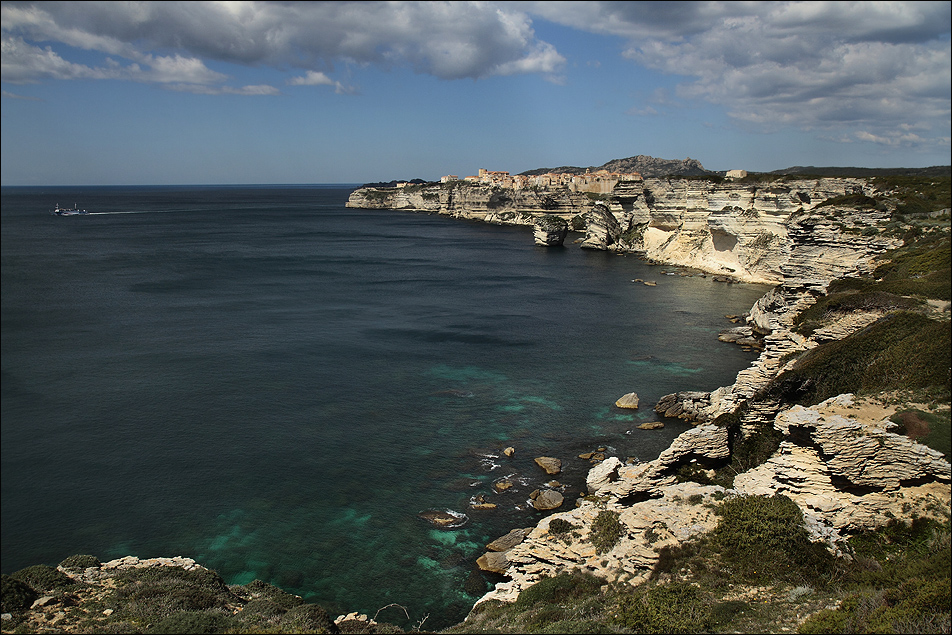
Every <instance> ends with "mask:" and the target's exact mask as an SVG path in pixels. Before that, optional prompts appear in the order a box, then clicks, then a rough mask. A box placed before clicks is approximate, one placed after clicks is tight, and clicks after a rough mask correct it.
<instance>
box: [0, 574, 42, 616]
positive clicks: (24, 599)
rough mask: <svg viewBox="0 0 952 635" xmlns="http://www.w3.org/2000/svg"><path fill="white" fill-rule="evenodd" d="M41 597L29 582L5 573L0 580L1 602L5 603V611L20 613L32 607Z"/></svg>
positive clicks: (3, 608)
mask: <svg viewBox="0 0 952 635" xmlns="http://www.w3.org/2000/svg"><path fill="white" fill-rule="evenodd" d="M38 597H40V596H39V595H38V594H37V592H36V591H34V590H33V587H31V586H30V585H29V584H27V583H26V582H24V581H22V580H17V579H16V578H14V577H12V576H8V575H6V574H3V577H2V580H0V603H2V604H3V607H2V609H0V611H2V612H3V613H19V612H20V611H25V610H26V609H28V608H30V607H31V606H32V605H33V603H34V602H35V601H36V598H38Z"/></svg>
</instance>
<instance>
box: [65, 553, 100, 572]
mask: <svg viewBox="0 0 952 635" xmlns="http://www.w3.org/2000/svg"><path fill="white" fill-rule="evenodd" d="M59 566H61V567H63V568H64V569H88V568H90V567H99V566H102V563H101V562H100V561H99V558H97V557H96V556H89V555H75V556H70V557H69V558H66V560H63V561H62V562H61V563H59Z"/></svg>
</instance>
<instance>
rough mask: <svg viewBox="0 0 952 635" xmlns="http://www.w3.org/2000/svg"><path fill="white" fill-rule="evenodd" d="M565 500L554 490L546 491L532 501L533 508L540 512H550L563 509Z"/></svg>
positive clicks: (542, 491)
mask: <svg viewBox="0 0 952 635" xmlns="http://www.w3.org/2000/svg"><path fill="white" fill-rule="evenodd" d="M564 500H565V499H564V498H563V497H562V495H561V494H560V493H558V492H557V491H555V490H554V489H544V490H541V491H540V492H539V495H538V496H536V497H535V499H534V500H533V501H532V506H533V507H535V508H536V509H538V510H539V511H548V510H550V509H557V508H559V507H561V506H562V503H563V502H564Z"/></svg>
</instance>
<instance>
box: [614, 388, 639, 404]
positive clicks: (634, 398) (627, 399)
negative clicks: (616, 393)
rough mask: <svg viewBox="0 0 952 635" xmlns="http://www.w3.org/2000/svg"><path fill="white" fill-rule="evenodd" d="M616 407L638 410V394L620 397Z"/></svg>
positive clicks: (631, 393)
mask: <svg viewBox="0 0 952 635" xmlns="http://www.w3.org/2000/svg"><path fill="white" fill-rule="evenodd" d="M615 405H616V406H618V407H619V408H637V407H638V394H637V393H633V392H630V393H628V394H627V395H624V396H623V397H620V398H619V399H618V401H616V402H615Z"/></svg>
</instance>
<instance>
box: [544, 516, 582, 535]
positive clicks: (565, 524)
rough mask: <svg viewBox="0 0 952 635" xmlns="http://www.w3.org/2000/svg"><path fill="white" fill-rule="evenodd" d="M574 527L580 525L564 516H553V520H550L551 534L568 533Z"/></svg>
mask: <svg viewBox="0 0 952 635" xmlns="http://www.w3.org/2000/svg"><path fill="white" fill-rule="evenodd" d="M573 529H578V527H576V526H575V525H573V524H572V523H570V522H569V521H567V520H564V519H562V518H553V519H552V521H551V522H549V533H550V534H567V533H569V532H570V531H572V530H573Z"/></svg>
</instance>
